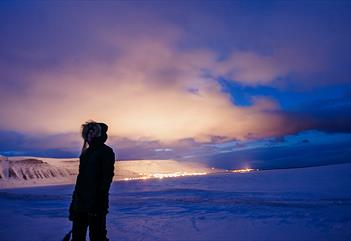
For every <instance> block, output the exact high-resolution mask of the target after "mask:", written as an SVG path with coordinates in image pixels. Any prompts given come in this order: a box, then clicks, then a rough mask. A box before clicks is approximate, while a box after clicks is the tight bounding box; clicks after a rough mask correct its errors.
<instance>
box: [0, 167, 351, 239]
mask: <svg viewBox="0 0 351 241" xmlns="http://www.w3.org/2000/svg"><path fill="white" fill-rule="evenodd" d="M117 173H118V170H117ZM350 187H351V164H340V165H333V166H323V167H312V168H301V169H288V170H269V171H257V172H248V173H217V174H209V175H203V176H188V177H177V178H168V179H148V180H132V181H117V182H114V183H113V185H112V187H111V191H110V213H109V215H108V219H107V225H108V232H109V237H110V239H111V241H117V240H121V241H122V240H131V241H137V240H150V241H151V240H152V241H156V240H160V241H164V240H179V241H180V240H208V241H210V240H211V241H214V240H216V241H217V240H218V241H220V240H279V241H283V240H350V239H351V192H350V191H351V190H350ZM73 188H74V186H73V185H61V186H47V187H31V188H18V189H2V190H0V211H1V215H0V240H4V241H20V240H25V241H54V240H61V239H62V237H63V236H64V234H65V233H66V232H67V231H68V230H69V229H70V225H71V223H70V222H69V221H68V219H67V208H68V205H69V202H70V198H71V194H72V191H73Z"/></svg>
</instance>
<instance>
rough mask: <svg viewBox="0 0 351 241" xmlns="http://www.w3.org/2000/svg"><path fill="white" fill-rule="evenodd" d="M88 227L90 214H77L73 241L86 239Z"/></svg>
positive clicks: (73, 229) (73, 227)
mask: <svg viewBox="0 0 351 241" xmlns="http://www.w3.org/2000/svg"><path fill="white" fill-rule="evenodd" d="M87 229H88V215H87V214H79V215H76V217H75V219H74V220H73V226H72V241H86V234H87Z"/></svg>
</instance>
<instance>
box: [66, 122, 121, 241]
mask: <svg viewBox="0 0 351 241" xmlns="http://www.w3.org/2000/svg"><path fill="white" fill-rule="evenodd" d="M107 129H108V126H107V125H106V124H104V123H97V122H87V123H86V124H83V125H82V137H83V139H84V145H83V149H82V153H81V155H80V157H79V173H78V176H77V182H76V186H75V189H74V192H73V195H72V202H71V205H70V208H69V219H70V220H71V221H73V227H72V241H83V240H84V241H85V240H86V233H87V228H88V227H89V237H90V240H91V241H108V240H109V239H108V238H107V230H106V215H107V213H108V207H109V205H108V202H109V199H108V196H109V190H110V185H111V182H112V178H113V176H114V163H115V154H114V152H113V150H112V148H111V147H109V146H107V145H105V144H104V143H105V141H106V140H107V133H106V132H107ZM87 143H88V144H89V147H88V148H86V147H87Z"/></svg>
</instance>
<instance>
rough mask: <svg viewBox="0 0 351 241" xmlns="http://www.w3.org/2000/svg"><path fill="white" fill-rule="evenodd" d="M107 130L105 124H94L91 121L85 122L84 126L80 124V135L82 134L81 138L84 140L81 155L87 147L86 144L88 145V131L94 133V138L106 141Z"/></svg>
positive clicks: (94, 122)
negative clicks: (101, 138)
mask: <svg viewBox="0 0 351 241" xmlns="http://www.w3.org/2000/svg"><path fill="white" fill-rule="evenodd" d="M107 129H108V126H107V125H106V124H105V123H99V122H96V121H93V120H91V121H87V122H85V123H84V124H82V126H81V134H82V138H83V140H84V143H83V147H82V152H81V153H83V152H84V151H85V150H86V149H87V148H88V147H87V144H88V142H87V140H88V133H89V131H90V130H93V131H94V134H95V137H98V138H100V137H103V138H106V139H107V134H106V132H107ZM106 139H105V140H106Z"/></svg>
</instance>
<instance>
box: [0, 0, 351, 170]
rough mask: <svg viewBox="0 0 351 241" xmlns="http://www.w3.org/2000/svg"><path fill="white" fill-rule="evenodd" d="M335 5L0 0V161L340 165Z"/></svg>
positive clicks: (340, 35) (345, 92)
mask: <svg viewBox="0 0 351 241" xmlns="http://www.w3.org/2000/svg"><path fill="white" fill-rule="evenodd" d="M350 25H351V3H350V2H348V1H264V3H263V2H261V1H235V2H234V1H167V2H166V1H147V2H143V1H134V2H124V1H120V2H119V1H71V2H68V1H48V2H45V1H31V2H24V1H1V2H0V36H1V38H0V111H1V115H0V134H1V136H2V138H1V139H0V154H2V155H34V156H50V157H77V156H79V151H80V148H81V145H82V140H81V137H80V126H81V124H83V123H84V122H86V121H88V120H95V121H102V122H105V123H107V124H108V126H109V130H108V134H109V140H108V144H109V145H110V146H111V147H113V148H114V149H115V150H116V153H117V156H118V159H119V160H127V159H178V160H184V161H187V160H191V161H200V162H206V163H208V164H211V165H213V166H216V167H225V168H236V167H244V166H249V167H259V168H287V167H292V166H294V167H295V166H297V167H299V166H309V165H322V164H333V163H340V162H349V161H351V149H350V146H351V145H350V144H351V134H350V132H351V125H350V123H351V79H350V76H351V68H350V67H351V66H350V64H351V46H350V44H349V43H350V42H351V26H350Z"/></svg>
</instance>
